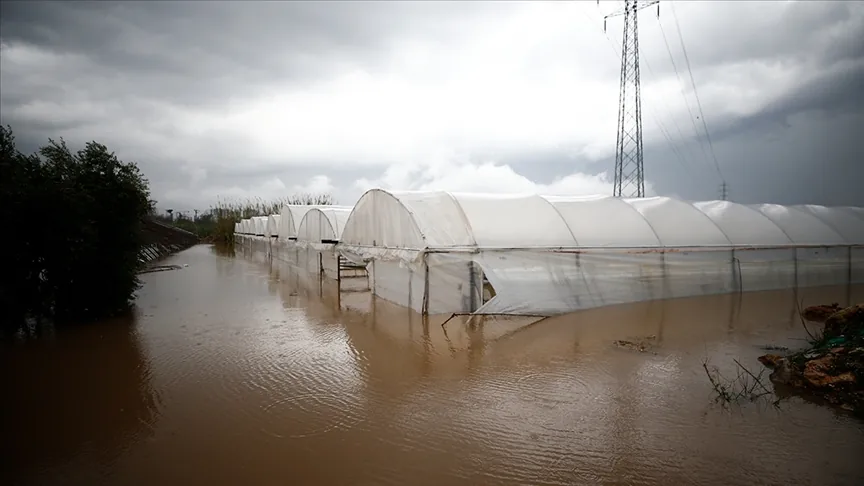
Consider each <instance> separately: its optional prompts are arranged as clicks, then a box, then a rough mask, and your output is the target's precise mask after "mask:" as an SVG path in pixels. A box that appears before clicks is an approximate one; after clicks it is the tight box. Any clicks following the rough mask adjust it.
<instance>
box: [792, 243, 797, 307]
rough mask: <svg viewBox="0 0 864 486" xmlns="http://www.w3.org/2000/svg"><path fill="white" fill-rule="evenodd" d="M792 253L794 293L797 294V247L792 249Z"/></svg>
mask: <svg viewBox="0 0 864 486" xmlns="http://www.w3.org/2000/svg"><path fill="white" fill-rule="evenodd" d="M792 255H793V259H792V262H793V263H794V267H793V268H794V269H795V282H794V285H795V295H798V249H797V248H793V249H792ZM796 299H797V298H796Z"/></svg>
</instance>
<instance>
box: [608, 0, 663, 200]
mask: <svg viewBox="0 0 864 486" xmlns="http://www.w3.org/2000/svg"><path fill="white" fill-rule="evenodd" d="M597 3H598V4H599V3H600V0H597ZM652 5H657V16H658V17H659V16H660V0H652V1H637V0H624V8H623V9H621V10H619V11H617V12H614V13H611V14H609V15H606V16H605V17H603V31H604V32H605V31H606V19H608V18H610V17H617V16H624V38H623V40H622V42H621V85H620V91H619V95H618V140H617V142H616V147H615V185H614V189H613V190H614V192H613V196H615V197H645V169H644V164H643V159H642V94H641V92H640V80H639V29H638V22H637V20H638V12H639V11H640V10H642V9H644V8H648V7H650V6H652Z"/></svg>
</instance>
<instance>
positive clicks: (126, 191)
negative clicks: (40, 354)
mask: <svg viewBox="0 0 864 486" xmlns="http://www.w3.org/2000/svg"><path fill="white" fill-rule="evenodd" d="M149 195H150V194H149V189H148V183H147V180H146V179H145V178H144V177H143V176H142V175H141V173H140V172H139V170H138V167H137V166H136V165H135V164H134V163H124V162H122V161H121V160H119V159H118V158H117V157H116V156H115V155H114V153H112V152H109V151H108V149H107V148H106V147H105V146H104V145H101V144H99V143H96V142H89V143H87V145H86V146H85V148H84V149H83V150H80V151H78V152H75V153H73V152H72V151H71V150H70V149H69V148H68V147H67V146H66V143H65V142H64V141H63V140H62V139H61V140H60V141H59V142H56V141H54V140H50V139H49V141H48V144H47V145H45V146H44V147H42V148H41V149H39V151H38V153H37V154H32V155H24V154H22V153H20V152H19V151H18V150H17V148H16V145H15V137H14V135H13V133H12V129H11V128H10V127H0V214H2V219H0V220H2V221H3V225H4V230H5V231H4V235H5V238H4V244H5V247H6V251H5V252H4V253H5V255H6V257H7V262H8V263H7V265H5V267H4V269H3V272H2V276H0V313H2V314H0V320H2V322H3V323H4V324H7V325H10V326H14V327H17V326H20V325H21V324H23V323H25V322H27V320H28V319H36V320H42V319H51V320H53V321H54V322H69V321H74V322H81V321H84V320H90V319H95V318H101V317H106V316H111V315H115V314H118V313H122V312H124V311H126V310H128V309H129V306H130V303H131V301H132V298H133V295H134V292H135V291H136V290H137V289H138V287H139V285H140V284H139V281H138V278H137V276H136V272H137V271H138V269H139V262H138V256H139V251H140V250H141V248H142V246H143V243H144V241H143V234H142V231H141V229H142V225H143V223H144V221H145V218H146V217H147V216H148V214H149V213H150V211H151V208H152V205H153V203H152V201H150V199H149Z"/></svg>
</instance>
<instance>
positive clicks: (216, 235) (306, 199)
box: [210, 194, 333, 244]
mask: <svg viewBox="0 0 864 486" xmlns="http://www.w3.org/2000/svg"><path fill="white" fill-rule="evenodd" d="M286 204H298V205H313V204H318V205H331V204H333V197H332V196H331V195H329V194H297V195H294V196H290V197H286V198H282V199H277V200H275V201H264V200H262V199H247V200H245V201H230V200H229V201H224V200H219V201H217V203H216V207H214V208H213V209H211V211H210V214H211V215H213V216H215V229H214V231H213V234H212V238H213V241H215V242H220V243H228V244H230V243H232V242H233V241H234V223H236V222H239V221H240V220H242V219H246V218H251V217H253V216H269V215H271V214H279V211H280V210H281V209H282V206H284V205H286Z"/></svg>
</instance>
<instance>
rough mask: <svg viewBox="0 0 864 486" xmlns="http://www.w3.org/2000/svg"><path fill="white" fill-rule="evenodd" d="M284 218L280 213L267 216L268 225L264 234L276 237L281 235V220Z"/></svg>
mask: <svg viewBox="0 0 864 486" xmlns="http://www.w3.org/2000/svg"><path fill="white" fill-rule="evenodd" d="M281 219H282V216H280V215H278V214H271V215H270V216H267V225H266V227H265V229H264V236H266V237H268V238H275V237H278V236H279V221H280V220H281Z"/></svg>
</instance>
